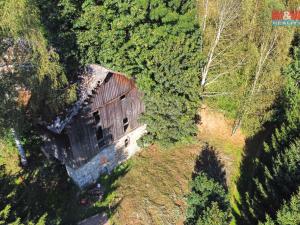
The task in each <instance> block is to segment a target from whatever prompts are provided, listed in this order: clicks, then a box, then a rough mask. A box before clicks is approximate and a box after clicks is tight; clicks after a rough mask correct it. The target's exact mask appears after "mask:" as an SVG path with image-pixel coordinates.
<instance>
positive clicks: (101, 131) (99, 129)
mask: <svg viewBox="0 0 300 225" xmlns="http://www.w3.org/2000/svg"><path fill="white" fill-rule="evenodd" d="M96 134H97V140H98V141H99V140H101V139H103V130H102V127H101V126H99V127H98V129H97V133H96Z"/></svg>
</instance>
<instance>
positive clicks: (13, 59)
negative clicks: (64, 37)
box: [0, 0, 74, 130]
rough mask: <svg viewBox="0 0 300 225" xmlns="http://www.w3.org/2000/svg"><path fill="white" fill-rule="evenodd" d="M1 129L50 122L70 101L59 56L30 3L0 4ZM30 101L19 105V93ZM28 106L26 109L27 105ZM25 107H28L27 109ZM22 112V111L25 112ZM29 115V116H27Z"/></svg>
mask: <svg viewBox="0 0 300 225" xmlns="http://www.w3.org/2000/svg"><path fill="white" fill-rule="evenodd" d="M0 11H1V13H0V39H1V44H0V61H1V64H2V66H3V65H4V67H1V74H2V76H1V79H0V89H1V99H3V101H2V102H1V104H0V108H1V113H0V118H1V119H0V122H1V128H10V127H15V129H17V130H22V127H20V126H21V125H23V127H26V122H28V121H29V118H28V117H27V118H26V116H25V113H27V116H28V115H29V116H31V119H32V118H33V119H37V118H38V117H40V116H42V117H43V118H44V119H46V120H47V119H50V118H51V117H52V116H53V115H54V114H57V113H59V112H61V111H62V109H64V107H65V106H66V102H73V101H74V94H73V93H74V90H72V89H71V90H68V88H67V85H68V83H67V79H66V76H65V73H64V69H63V67H62V66H61V65H60V63H59V56H58V54H57V53H56V52H55V51H54V49H53V48H51V46H49V44H48V41H47V40H46V38H45V35H44V27H43V25H42V24H41V21H40V12H39V10H38V8H37V7H36V5H35V3H34V2H33V1H31V0H20V1H12V0H5V1H4V0H1V2H0ZM22 90H25V91H28V92H29V93H30V94H29V98H30V101H29V103H28V101H26V103H24V104H20V102H19V100H20V91H22ZM28 104H29V105H28ZM27 106H28V107H27ZM25 108H26V110H25ZM28 112H29V113H28Z"/></svg>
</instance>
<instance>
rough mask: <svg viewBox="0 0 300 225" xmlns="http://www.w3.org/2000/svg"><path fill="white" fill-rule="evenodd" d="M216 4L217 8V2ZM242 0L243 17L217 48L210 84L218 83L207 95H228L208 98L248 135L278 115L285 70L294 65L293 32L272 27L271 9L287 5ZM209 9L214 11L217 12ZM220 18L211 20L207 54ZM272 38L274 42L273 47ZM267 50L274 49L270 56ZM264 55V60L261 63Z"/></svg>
mask: <svg viewBox="0 0 300 225" xmlns="http://www.w3.org/2000/svg"><path fill="white" fill-rule="evenodd" d="M212 2H213V3H211V4H216V2H218V1H212ZM220 2H222V1H220ZM237 2H240V9H239V14H238V16H237V18H236V19H235V20H233V21H232V23H231V26H230V27H229V28H228V30H225V34H224V36H226V38H223V39H221V41H220V43H219V45H218V47H217V50H216V51H217V53H216V60H217V61H215V62H214V67H213V68H212V70H211V72H210V74H209V76H210V79H209V80H208V83H210V82H212V81H213V82H212V83H211V84H209V85H208V86H207V87H206V92H208V93H223V95H221V96H219V95H217V96H216V97H214V98H208V99H207V101H208V104H209V105H210V106H212V107H214V108H217V109H218V110H222V111H223V112H225V114H226V115H227V116H229V117H231V118H233V119H236V121H239V123H238V124H240V125H241V127H242V128H243V130H244V131H245V132H246V133H247V134H248V135H253V134H255V132H257V131H259V130H260V129H261V128H262V125H263V124H264V123H265V122H266V121H270V120H271V119H272V116H273V114H274V108H273V107H272V106H273V104H274V101H275V99H276V98H277V96H278V94H279V93H280V90H281V88H282V83H283V80H284V79H283V77H282V75H281V70H282V68H283V67H285V66H286V65H287V64H288V62H289V57H288V53H289V52H288V50H289V47H290V42H291V40H292V38H293V29H286V28H284V29H283V28H279V27H277V28H274V27H272V26H270V20H271V18H270V15H271V12H272V10H274V9H278V10H279V9H284V8H285V7H284V4H285V2H286V1H282V0H263V1H258V2H256V1H253V0H247V1H237ZM211 7H215V5H211ZM210 10H211V11H213V12H214V9H213V8H211V9H210ZM211 15H214V14H213V13H211ZM216 19H217V18H216V15H215V17H213V18H211V20H208V24H207V29H208V32H206V33H205V34H204V39H205V41H204V52H207V51H208V49H209V47H210V44H211V42H213V41H214V38H213V35H215V33H214V32H211V30H210V29H212V30H214V29H215V23H214V22H215V20H216ZM272 40H275V41H274V45H272V44H271V43H273V42H272ZM228 46H229V47H228ZM266 49H269V50H270V51H271V53H270V54H269V55H267V57H265V56H266V54H265V53H266V52H267V51H266ZM261 56H263V58H265V60H264V62H263V63H262V64H261V62H262V60H260V59H261ZM218 57H219V58H218ZM260 64H261V65H262V66H260ZM222 74H223V75H222ZM214 78H218V79H217V80H214Z"/></svg>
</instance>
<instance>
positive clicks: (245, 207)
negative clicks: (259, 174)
mask: <svg viewBox="0 0 300 225" xmlns="http://www.w3.org/2000/svg"><path fill="white" fill-rule="evenodd" d="M274 130H275V125H273V124H265V126H264V129H262V130H261V131H259V132H257V133H256V134H255V135H254V136H252V137H249V138H247V139H246V143H245V148H244V155H243V159H242V162H241V164H240V177H239V178H238V180H237V182H236V187H237V191H238V193H239V197H237V196H235V198H234V204H235V205H236V208H235V209H233V210H232V213H233V216H234V218H235V220H236V224H237V225H248V224H249V225H254V224H257V221H256V219H255V217H262V216H264V212H261V213H260V212H257V213H256V214H257V215H253V212H251V209H250V206H249V202H248V199H249V193H253V191H254V189H255V188H258V187H257V186H256V184H255V180H254V179H253V177H254V173H255V160H256V159H257V158H259V156H260V153H261V152H262V150H263V147H264V143H265V142H269V141H270V140H271V137H272V134H273V132H274ZM258 214H261V215H258Z"/></svg>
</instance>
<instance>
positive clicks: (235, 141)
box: [198, 105, 246, 185]
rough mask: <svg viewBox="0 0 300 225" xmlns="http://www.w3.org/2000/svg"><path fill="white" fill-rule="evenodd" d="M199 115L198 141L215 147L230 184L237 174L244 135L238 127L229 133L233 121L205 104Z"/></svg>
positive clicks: (243, 144)
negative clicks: (235, 130)
mask: <svg viewBox="0 0 300 225" xmlns="http://www.w3.org/2000/svg"><path fill="white" fill-rule="evenodd" d="M200 116H201V123H200V124H199V125H198V128H199V135H198V137H199V139H200V141H202V142H208V143H209V145H211V146H213V147H215V148H216V150H217V152H218V153H219V156H220V158H221V160H222V161H223V163H224V164H225V169H226V177H227V183H228V185H230V184H231V182H232V180H233V178H234V177H235V176H236V175H237V174H238V169H239V163H240V160H241V157H242V152H243V149H244V146H245V139H246V137H245V135H244V134H243V133H242V132H241V130H240V129H238V130H237V132H236V133H235V134H234V135H231V131H232V125H233V121H232V120H229V119H227V118H225V116H224V115H223V114H222V113H220V112H216V111H214V110H212V109H211V108H209V107H208V106H206V105H203V106H202V107H201V109H200Z"/></svg>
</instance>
